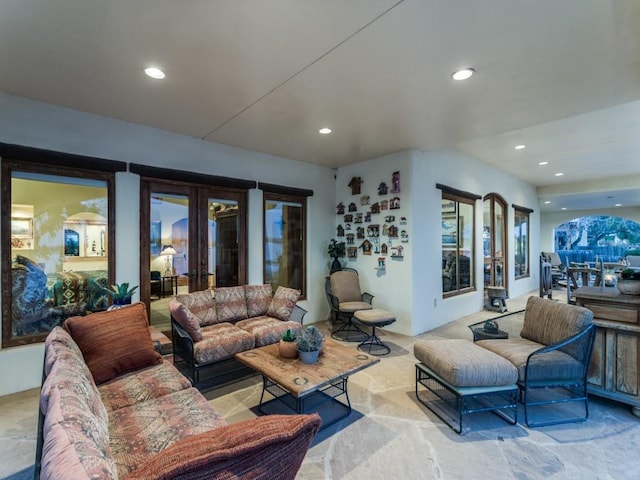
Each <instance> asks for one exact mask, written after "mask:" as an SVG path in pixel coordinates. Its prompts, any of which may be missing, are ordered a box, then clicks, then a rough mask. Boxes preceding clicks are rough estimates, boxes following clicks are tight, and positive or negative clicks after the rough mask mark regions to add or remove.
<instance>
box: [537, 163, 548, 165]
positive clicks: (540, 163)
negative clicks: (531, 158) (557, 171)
mask: <svg viewBox="0 0 640 480" xmlns="http://www.w3.org/2000/svg"><path fill="white" fill-rule="evenodd" d="M538 165H549V162H538Z"/></svg>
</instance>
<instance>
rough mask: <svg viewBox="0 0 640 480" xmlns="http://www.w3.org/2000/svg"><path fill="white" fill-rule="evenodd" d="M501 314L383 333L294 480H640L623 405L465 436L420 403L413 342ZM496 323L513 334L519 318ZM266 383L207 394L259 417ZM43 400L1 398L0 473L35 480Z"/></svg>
mask: <svg viewBox="0 0 640 480" xmlns="http://www.w3.org/2000/svg"><path fill="white" fill-rule="evenodd" d="M533 294H537V292H533ZM555 296H556V295H555V293H554V297H555ZM557 296H558V297H560V298H561V297H562V293H561V292H558V295H557ZM527 297H528V295H527V296H523V297H522V298H516V299H510V300H507V306H508V308H509V311H510V312H514V311H516V310H520V309H522V308H524V304H525V302H526V298H527ZM497 315H499V314H498V313H496V312H487V311H483V312H478V313H477V314H475V315H472V316H469V317H465V318H463V319H460V320H458V321H456V322H452V323H451V324H448V325H445V326H443V327H440V328H438V329H435V330H432V331H430V332H428V333H425V334H422V335H419V336H417V337H406V336H403V335H399V334H395V333H392V332H388V331H385V330H384V329H383V330H381V331H380V333H381V334H382V338H383V340H384V341H385V342H387V343H388V344H389V345H390V346H391V348H392V350H391V353H390V354H389V355H387V356H384V357H381V358H382V361H381V362H380V363H379V364H377V365H374V366H373V367H370V368H368V369H366V370H364V371H362V372H359V373H357V374H355V375H353V376H352V377H351V378H350V379H349V396H350V399H351V402H352V405H353V408H354V410H355V411H354V412H353V413H352V414H351V416H350V417H348V418H347V419H345V420H343V421H342V422H339V423H338V424H336V425H334V426H331V427H329V428H327V429H326V430H325V431H323V432H321V433H320V434H319V435H318V437H317V438H316V440H315V441H314V444H313V446H312V447H311V449H310V450H309V452H308V454H307V456H306V459H305V461H304V463H303V465H302V467H301V469H300V472H299V474H298V476H297V478H298V479H300V480H316V479H318V480H320V479H335V480H338V479H353V480H359V479H363V480H364V479H366V480H377V479H385V480H388V479H393V478H398V479H403V480H412V479H416V480H418V479H425V478H441V479H496V478H499V479H517V480H525V479H578V478H579V479H581V480H588V479H601V480H605V479H611V480H614V479H615V480H620V479H630V480H631V479H638V478H640V461H639V460H638V457H637V455H638V451H639V449H640V419H639V418H637V417H635V416H633V415H632V414H631V412H630V408H629V407H628V406H626V405H623V404H620V403H616V402H612V401H607V400H604V399H599V398H597V397H591V399H590V402H589V406H590V418H589V420H588V421H586V422H584V423H574V424H566V425H558V426H550V427H542V428H535V429H530V428H526V427H524V426H523V425H521V424H518V425H516V426H511V425H508V424H507V423H505V422H504V421H503V420H501V419H500V418H498V417H497V416H495V415H492V414H490V413H486V414H478V415H472V416H471V417H470V421H469V426H468V428H466V429H465V434H464V435H463V436H460V435H457V434H456V433H455V432H453V430H451V429H450V428H449V427H448V426H446V425H445V424H444V423H443V422H442V421H441V420H440V419H439V418H438V417H436V416H435V415H434V414H433V413H431V412H430V411H429V410H427V409H426V408H425V407H424V406H422V404H420V403H419V402H417V401H416V399H415V393H414V385H415V374H414V371H415V369H414V364H415V362H416V360H415V358H414V357H413V345H414V343H415V342H416V341H418V340H419V339H421V338H426V337H428V336H439V337H444V338H467V339H471V332H470V331H469V329H468V328H467V325H469V324H471V323H474V322H478V321H481V320H484V319H486V318H491V317H495V316H497ZM500 326H501V328H502V329H507V330H508V331H509V332H510V334H515V335H517V332H518V331H519V325H518V315H513V316H512V317H509V319H505V320H503V321H501V323H500ZM348 345H352V346H353V347H354V348H355V344H348ZM261 385H262V384H261V380H260V377H258V376H255V377H251V378H248V379H246V380H243V381H241V382H238V383H235V384H232V385H228V386H225V387H222V388H218V389H215V390H212V391H209V392H206V393H205V395H206V396H207V398H208V399H209V401H210V402H211V404H212V405H213V406H214V407H215V408H216V409H217V410H218V411H219V412H220V413H221V414H222V415H223V416H224V417H225V418H226V419H227V420H228V421H229V422H231V423H233V422H237V421H240V420H243V419H247V418H252V417H254V416H255V414H254V411H253V407H255V406H256V405H257V404H258V401H259V399H260V392H261ZM37 397H38V390H37V389H34V390H29V391H27V392H21V393H18V394H14V395H8V396H6V397H2V398H0V479H1V478H4V477H8V478H11V479H12V480H16V479H22V478H31V469H32V465H33V457H34V451H35V434H36V423H37ZM519 418H521V419H522V418H523V415H522V412H520V415H519Z"/></svg>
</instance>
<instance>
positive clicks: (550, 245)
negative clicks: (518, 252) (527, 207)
mask: <svg viewBox="0 0 640 480" xmlns="http://www.w3.org/2000/svg"><path fill="white" fill-rule="evenodd" d="M591 215H610V216H612V217H620V218H627V219H629V220H634V221H636V222H638V223H640V208H638V207H632V208H631V207H627V208H625V207H620V208H607V209H602V210H571V211H562V212H554V213H543V214H542V216H541V219H540V251H541V252H553V251H554V250H555V238H554V230H555V228H556V227H557V226H558V225H562V224H563V223H565V222H568V221H569V220H573V219H574V218H580V217H589V216H591ZM538 253H539V252H538Z"/></svg>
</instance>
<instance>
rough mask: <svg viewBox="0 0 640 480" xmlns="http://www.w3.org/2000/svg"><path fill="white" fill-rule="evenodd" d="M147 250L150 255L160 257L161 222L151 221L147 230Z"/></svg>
mask: <svg viewBox="0 0 640 480" xmlns="http://www.w3.org/2000/svg"><path fill="white" fill-rule="evenodd" d="M149 237H150V238H149V248H150V253H151V255H154V256H157V255H160V250H161V249H162V238H161V237H162V221H160V220H158V221H152V222H151V229H150V230H149Z"/></svg>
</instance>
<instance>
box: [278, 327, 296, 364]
mask: <svg viewBox="0 0 640 480" xmlns="http://www.w3.org/2000/svg"><path fill="white" fill-rule="evenodd" d="M278 352H279V353H280V356H281V357H283V358H296V357H297V356H298V350H296V334H295V332H292V331H291V330H290V329H287V331H286V332H284V334H283V335H282V338H281V339H280V343H279V344H278Z"/></svg>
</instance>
